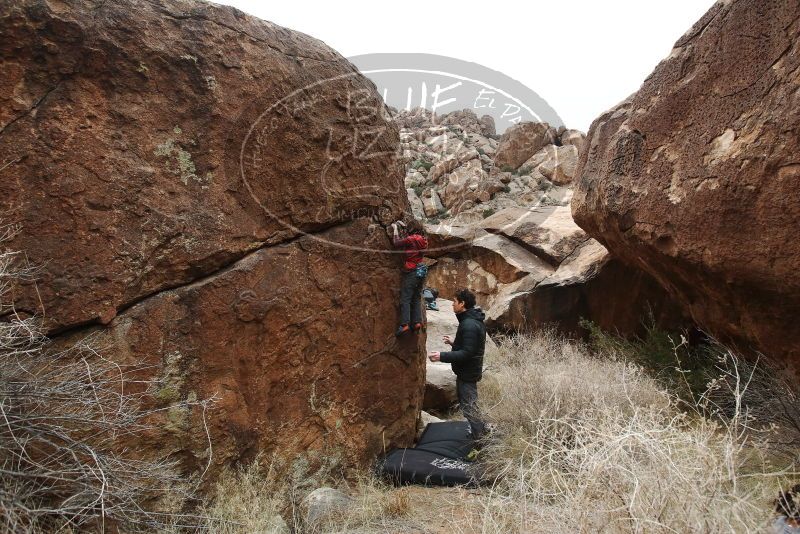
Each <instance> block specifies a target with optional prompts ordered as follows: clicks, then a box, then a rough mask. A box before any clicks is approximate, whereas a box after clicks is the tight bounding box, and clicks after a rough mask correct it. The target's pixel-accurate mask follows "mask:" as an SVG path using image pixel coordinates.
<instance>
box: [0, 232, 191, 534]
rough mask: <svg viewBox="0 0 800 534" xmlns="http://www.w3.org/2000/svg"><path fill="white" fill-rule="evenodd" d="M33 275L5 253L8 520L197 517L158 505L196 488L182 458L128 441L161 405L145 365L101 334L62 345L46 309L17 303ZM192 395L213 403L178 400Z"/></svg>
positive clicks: (3, 477)
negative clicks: (125, 359)
mask: <svg viewBox="0 0 800 534" xmlns="http://www.w3.org/2000/svg"><path fill="white" fill-rule="evenodd" d="M8 231H9V230H8V228H6V229H5V232H6V237H7V236H8ZM1 237H2V236H0V242H2V240H3V239H1ZM34 275H35V272H33V271H32V270H31V269H28V268H26V267H25V266H24V264H23V262H22V261H21V258H20V256H19V255H18V254H15V253H13V252H1V253H0V530H2V531H3V532H53V531H67V532H69V531H71V530H76V531H82V532H83V531H87V530H96V531H105V530H113V529H120V530H123V531H139V530H141V531H153V530H155V529H159V528H161V527H164V526H165V525H167V524H186V525H196V524H198V521H197V520H196V519H194V518H192V517H190V516H182V515H181V514H180V513H177V514H176V513H159V512H156V511H154V510H153V509H152V506H151V505H152V503H153V501H154V500H156V499H164V498H167V500H169V501H170V503H171V504H172V509H173V510H180V509H181V507H182V505H183V503H184V502H185V501H186V499H188V498H189V496H190V494H191V490H192V486H191V484H190V483H189V481H188V480H187V479H185V478H183V477H181V476H180V475H178V474H177V472H178V471H177V469H175V467H176V466H175V465H174V464H173V463H172V462H171V461H168V460H162V461H145V460H139V459H135V458H134V457H133V456H132V455H131V454H130V451H128V450H125V449H123V448H122V446H121V444H123V443H129V444H130V443H136V439H137V436H139V435H140V434H141V433H142V432H144V431H146V430H148V429H149V428H150V425H149V424H148V421H149V420H150V418H151V416H153V415H154V414H156V412H158V411H159V408H152V409H147V408H145V406H153V405H154V403H152V402H148V400H149V399H150V398H151V392H152V391H153V390H154V387H155V384H153V383H151V382H147V381H145V382H142V381H141V379H140V378H137V377H140V376H142V375H143V374H145V373H144V372H145V371H147V370H146V369H143V368H142V367H123V366H120V365H117V364H115V363H114V362H113V361H111V360H109V359H106V358H105V357H104V356H103V351H102V350H99V349H98V346H97V343H96V341H95V340H94V339H93V338H84V339H83V340H81V341H79V342H77V343H75V344H72V345H71V346H69V347H68V348H62V349H58V350H56V349H55V348H54V345H53V344H52V343H50V341H49V340H48V338H47V337H46V336H45V335H44V333H43V331H42V329H41V322H40V321H39V319H38V318H36V317H29V316H25V315H23V314H21V313H18V312H17V310H16V309H15V308H14V304H13V302H12V301H11V299H10V293H11V287H12V286H13V284H15V283H17V282H19V281H20V280H24V279H26V278H28V279H31V278H32V277H33V276H34ZM190 404H194V405H195V407H197V408H203V409H204V408H205V404H204V403H202V402H200V403H198V402H195V403H188V402H182V403H177V404H173V405H172V406H171V407H170V408H173V409H174V408H176V407H178V408H181V409H186V410H189V409H191V408H192V406H190ZM161 409H166V408H161ZM112 527H113V528H112Z"/></svg>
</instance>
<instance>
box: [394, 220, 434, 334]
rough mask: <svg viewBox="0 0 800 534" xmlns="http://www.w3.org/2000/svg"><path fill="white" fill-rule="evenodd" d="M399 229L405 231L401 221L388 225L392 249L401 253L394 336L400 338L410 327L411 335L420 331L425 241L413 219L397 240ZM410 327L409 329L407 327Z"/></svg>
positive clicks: (417, 223)
mask: <svg viewBox="0 0 800 534" xmlns="http://www.w3.org/2000/svg"><path fill="white" fill-rule="evenodd" d="M400 228H404V229H405V228H406V225H405V224H404V223H403V222H402V221H397V222H396V223H392V225H391V226H390V227H389V230H390V232H391V236H392V243H393V244H394V246H395V248H402V249H404V251H405V254H404V262H403V280H402V283H401V285H400V326H399V327H398V328H397V332H395V335H397V336H400V335H402V334H405V333H406V332H409V331H411V329H412V328H413V329H414V331H415V332H418V331H419V330H421V329H422V307H421V305H422V301H421V294H422V286H423V285H424V283H425V275H426V274H427V267H426V266H425V264H424V263H422V258H423V256H424V255H425V250H426V249H427V248H428V239H427V238H426V237H425V231H424V230H423V229H422V224H420V223H419V222H418V221H416V220H414V221H412V222H410V223H409V224H408V227H407V232H406V236H405V237H401V235H400ZM409 325H410V326H409Z"/></svg>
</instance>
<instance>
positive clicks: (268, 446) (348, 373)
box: [0, 0, 424, 473]
mask: <svg viewBox="0 0 800 534" xmlns="http://www.w3.org/2000/svg"><path fill="white" fill-rule="evenodd" d="M0 25H1V26H2V27H3V36H4V38H3V39H2V41H0V63H2V65H3V77H2V79H0V102H2V105H0V213H2V214H3V218H4V220H3V222H4V223H14V224H19V227H20V231H19V233H18V234H17V235H16V236H15V237H14V238H13V240H12V241H11V242H10V243H7V245H8V246H9V248H13V249H17V250H24V251H25V253H26V255H27V257H28V259H29V261H30V262H31V263H32V264H34V265H38V266H39V267H40V271H39V273H38V278H37V284H36V285H33V284H30V283H28V284H20V285H19V287H17V288H15V296H16V299H17V308H18V310H20V311H22V312H27V313H30V314H38V315H40V316H42V317H44V319H45V322H46V327H47V329H48V331H49V332H50V334H51V336H52V337H53V338H55V339H56V341H62V340H66V339H72V338H74V337H76V336H82V335H83V334H85V333H87V332H89V331H97V332H98V333H99V335H100V336H101V337H102V338H105V339H106V340H107V342H108V343H109V345H110V348H109V351H108V353H107V356H108V357H111V358H116V359H118V360H119V361H120V362H122V363H136V364H147V365H150V367H149V369H151V371H149V376H147V377H145V378H148V379H155V380H156V381H157V383H158V384H160V385H161V389H160V390H159V392H158V395H157V398H159V399H161V400H162V401H163V402H165V403H166V404H168V403H169V402H170V401H171V400H174V399H179V398H211V397H216V398H217V400H218V402H217V403H216V404H215V408H214V409H212V410H211V411H210V412H208V413H207V414H205V417H206V419H205V421H204V420H203V417H201V415H202V414H198V413H182V414H176V413H171V412H170V411H169V410H167V411H166V412H165V420H164V424H163V425H161V426H160V427H159V428H158V429H157V430H156V431H154V432H152V433H151V434H149V435H148V438H147V439H146V440H144V441H142V442H135V443H127V444H125V445H126V447H127V448H128V449H134V450H137V449H142V450H145V449H150V450H158V451H160V452H162V453H167V454H168V455H171V456H172V457H174V458H177V459H180V460H181V461H182V462H183V465H184V466H185V467H187V468H189V469H191V468H195V467H200V466H203V467H205V466H206V464H207V463H208V462H209V461H210V466H211V470H210V471H209V472H210V473H214V472H216V470H217V468H218V467H220V466H222V465H224V464H227V463H231V462H233V461H237V460H240V459H243V458H246V457H252V456H253V455H254V454H255V453H257V452H258V451H261V450H267V451H270V450H271V451H279V452H281V454H284V455H286V456H293V455H296V454H298V453H300V452H302V451H310V450H314V449H317V450H321V449H325V450H326V452H327V453H330V454H332V453H341V454H340V456H342V458H343V459H344V460H346V461H347V462H348V463H349V464H351V465H352V464H363V463H365V462H366V461H368V460H370V459H371V457H372V456H373V455H374V454H375V453H377V452H379V451H380V450H381V449H382V448H383V447H384V446H385V447H390V446H395V445H409V444H410V441H411V439H413V436H414V431H415V422H416V421H415V420H416V416H417V413H418V412H419V408H420V406H421V402H422V392H423V388H424V356H423V351H424V336H419V338H412V337H409V338H407V339H403V340H401V341H399V342H398V341H397V340H395V338H394V336H393V329H394V324H395V321H396V315H395V314H396V310H395V303H396V294H395V292H394V291H393V289H392V288H395V287H398V286H399V269H398V267H399V266H398V264H397V261H398V260H397V257H396V256H394V255H392V254H388V253H385V252H387V249H388V248H390V244H389V242H388V239H387V237H386V234H385V232H384V229H383V225H385V224H386V223H387V222H389V221H390V220H392V219H394V218H397V217H400V216H401V215H402V214H403V213H404V212H408V211H409V205H408V199H407V196H406V191H405V188H404V186H403V168H402V165H401V164H400V162H399V160H398V159H397V156H398V153H397V152H398V143H399V135H398V131H397V128H396V126H395V125H394V124H393V123H392V122H391V121H390V120H388V115H387V113H386V109H385V106H384V104H383V102H382V100H381V98H380V96H379V95H378V94H377V91H376V89H375V86H374V84H373V83H372V82H370V81H369V80H367V79H366V78H365V77H363V76H362V75H360V74H359V73H358V71H357V70H356V69H355V67H353V66H352V65H351V64H350V63H349V62H347V61H346V60H345V59H344V58H343V57H342V56H341V55H339V54H338V53H336V52H335V51H333V50H331V49H330V48H328V47H327V46H326V45H325V44H324V43H322V42H320V41H318V40H316V39H313V38H311V37H308V36H306V35H303V34H300V33H297V32H293V31H290V30H287V29H285V28H281V27H279V26H276V25H274V24H272V23H269V22H266V21H261V20H258V19H255V18H253V17H250V16H247V15H245V14H243V13H241V12H239V11H237V10H235V9H233V8H229V7H223V6H216V5H212V4H206V3H203V2H198V1H179V0H174V1H172V0H170V1H144V0H131V1H129V2H125V3H118V2H105V3H89V2H81V1H72V0H67V1H65V2H58V3H53V2H45V1H22V0H19V1H16V0H12V1H11V2H10V3H8V2H7V3H5V4H4V6H3V8H2V12H0ZM206 426H207V427H208V432H209V436H207V435H206ZM209 437H210V443H209V439H208V438H209ZM209 444H210V445H211V447H209ZM209 451H212V453H211V457H210V458H209V456H208V455H209Z"/></svg>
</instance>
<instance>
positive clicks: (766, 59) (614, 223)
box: [572, 0, 800, 369]
mask: <svg viewBox="0 0 800 534" xmlns="http://www.w3.org/2000/svg"><path fill="white" fill-rule="evenodd" d="M799 16H800V5H799V4H798V3H797V2H784V1H778V0H776V1H760V0H758V1H757V0H737V1H733V2H726V3H717V4H716V5H715V6H714V7H713V8H712V9H711V10H710V11H709V12H708V13H707V14H706V15H705V16H704V17H703V19H701V20H700V21H699V22H698V23H697V24H695V26H694V27H693V28H692V29H691V30H690V31H689V32H688V33H687V34H686V35H684V36H683V37H682V38H681V39H680V40H679V41H678V42H677V43H676V45H675V48H674V49H673V51H672V53H671V54H670V56H669V57H668V58H667V59H665V60H664V61H662V62H661V63H660V64H659V65H658V67H657V68H656V70H655V71H654V72H653V73H652V74H651V75H650V77H648V78H647V80H645V82H644V84H643V85H642V87H641V89H640V90H639V91H638V92H637V93H635V94H634V95H633V96H632V97H631V98H630V99H628V100H627V101H626V102H623V103H622V104H620V105H619V106H618V107H617V108H615V109H612V110H610V111H608V112H606V113H605V114H603V115H602V116H601V117H599V118H598V119H596V120H595V122H594V123H593V124H592V127H591V129H590V130H589V134H588V136H587V149H586V150H585V151H582V153H581V160H580V162H579V168H578V176H579V179H578V180H577V184H576V187H577V189H576V193H575V197H574V199H573V204H572V205H573V214H574V216H575V220H576V222H577V223H578V224H579V225H580V226H582V227H583V228H584V229H585V230H586V231H587V233H589V235H591V236H593V237H596V238H597V239H598V240H600V241H601V242H602V243H603V244H604V245H605V246H606V247H607V248H608V249H609V251H610V252H611V253H612V254H613V255H614V256H615V257H617V258H619V259H622V260H624V261H625V262H627V263H629V264H632V265H636V266H637V267H639V268H642V269H644V270H646V271H647V272H649V273H651V274H652V275H653V276H654V277H655V278H656V279H657V280H658V281H659V282H660V283H661V284H662V285H663V286H664V287H666V288H667V289H668V291H669V292H670V293H671V294H672V295H674V296H675V297H676V298H677V299H678V300H679V301H680V302H681V303H682V304H683V306H684V307H685V308H686V309H687V310H688V311H689V312H690V313H691V315H692V317H693V318H694V320H695V321H696V322H697V323H698V324H699V325H700V326H701V327H703V328H705V329H707V330H708V331H709V332H710V333H711V334H713V335H715V336H717V337H719V338H720V339H721V340H722V341H724V342H726V343H732V344H735V345H736V346H737V347H738V348H739V349H740V350H742V351H744V352H746V353H753V352H755V351H760V352H762V353H764V354H766V355H768V356H770V357H773V358H775V359H779V360H782V361H783V362H786V363H788V364H789V365H792V366H794V367H795V369H798V367H800V338H798V332H800V323H799V322H798V320H799V319H798V318H800V246H798V240H797V234H798V231H800V222H799V221H800V196H798V194H797V190H798V185H800V162H799V161H798V154H799V153H800V135H799V132H800V17H799Z"/></svg>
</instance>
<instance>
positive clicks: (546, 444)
mask: <svg viewBox="0 0 800 534" xmlns="http://www.w3.org/2000/svg"><path fill="white" fill-rule="evenodd" d="M490 366H491V369H492V372H491V375H492V379H491V381H490V382H489V383H487V386H488V387H486V388H484V391H483V393H482V395H483V396H482V404H483V409H484V412H485V413H486V414H487V416H488V419H489V420H490V421H491V422H493V423H495V424H496V427H497V430H496V432H495V434H494V439H492V440H491V441H490V442H489V444H488V445H487V449H486V450H485V453H484V454H483V457H484V458H485V459H486V460H485V462H486V463H487V467H488V468H489V469H490V472H492V473H493V474H494V476H495V477H496V482H495V484H494V486H493V488H492V489H491V491H489V492H488V493H487V495H486V496H485V497H484V499H483V502H484V508H483V510H482V512H481V513H480V514H479V517H477V518H475V520H474V523H475V524H474V525H472V526H473V527H475V529H477V530H481V531H483V532H494V531H504V532H709V533H712V532H754V531H760V530H763V529H764V528H766V527H767V525H768V522H769V519H770V517H771V506H770V502H771V499H772V498H774V496H775V494H776V492H777V489H778V487H779V486H781V484H782V483H785V481H786V480H787V479H790V478H791V477H792V476H796V474H795V473H794V470H795V466H793V465H785V466H783V468H782V469H779V468H774V467H769V465H768V460H769V459H768V458H767V457H766V455H768V454H769V449H765V448H764V447H763V446H762V445H763V443H761V442H760V439H761V438H760V435H759V434H758V433H755V432H751V431H750V428H751V427H752V426H753V425H752V423H754V421H753V420H752V419H748V417H747V414H745V413H744V412H742V411H741V410H739V409H738V407H740V406H741V404H737V403H736V401H735V400H734V401H733V404H732V406H733V407H734V408H733V412H732V413H728V414H727V416H726V417H717V418H714V419H712V418H708V417H705V416H704V415H703V414H706V413H708V409H707V407H706V406H697V409H696V411H695V412H691V411H689V412H687V411H686V410H685V409H679V404H678V401H677V400H676V399H675V397H674V396H673V395H671V394H669V393H668V392H666V391H664V390H663V389H661V387H660V386H659V383H658V382H656V381H655V380H654V379H652V378H650V377H649V376H648V375H647V374H646V373H645V372H644V371H643V370H642V369H641V367H639V366H638V365H635V364H633V363H631V362H628V361H625V360H623V359H618V358H616V355H614V354H606V355H603V356H597V355H593V354H590V353H589V352H588V350H587V349H586V348H585V347H584V346H582V345H581V344H578V343H574V342H569V341H565V340H562V339H560V338H559V337H557V336H556V335H554V334H552V333H549V332H540V333H538V334H535V335H533V336H517V337H510V338H507V339H504V340H502V341H501V343H500V346H499V350H498V351H497V353H495V354H493V355H492V358H491V360H490ZM738 383H739V384H740V386H741V387H740V388H739V389H737V390H734V391H733V392H732V393H733V394H734V395H739V396H740V397H741V395H742V394H743V392H744V391H745V387H744V385H745V383H746V379H744V378H743V379H741V380H740V381H739V382H738ZM680 406H681V407H684V406H685V405H684V404H681V405H680ZM762 423H763V422H762ZM462 530H470V529H462Z"/></svg>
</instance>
